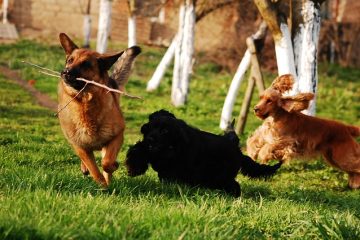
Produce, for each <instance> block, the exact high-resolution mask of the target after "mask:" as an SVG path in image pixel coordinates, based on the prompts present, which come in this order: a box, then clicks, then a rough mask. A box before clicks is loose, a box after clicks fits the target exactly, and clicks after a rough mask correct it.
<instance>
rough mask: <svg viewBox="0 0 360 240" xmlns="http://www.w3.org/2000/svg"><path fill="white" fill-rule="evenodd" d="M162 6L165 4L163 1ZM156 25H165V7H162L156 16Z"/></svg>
mask: <svg viewBox="0 0 360 240" xmlns="http://www.w3.org/2000/svg"><path fill="white" fill-rule="evenodd" d="M162 4H165V1H163V2H162ZM158 23H161V24H164V23H165V7H164V6H162V7H161V8H160V11H159V16H158Z"/></svg>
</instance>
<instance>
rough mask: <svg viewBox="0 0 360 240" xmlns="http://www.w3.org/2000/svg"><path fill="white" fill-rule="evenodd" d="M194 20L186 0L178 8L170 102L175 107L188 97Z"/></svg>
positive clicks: (192, 11)
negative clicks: (177, 27)
mask: <svg viewBox="0 0 360 240" xmlns="http://www.w3.org/2000/svg"><path fill="white" fill-rule="evenodd" d="M195 20H196V15H195V7H194V4H193V1H191V0H186V5H185V6H184V5H181V7H180V13H179V31H178V38H179V42H178V45H177V48H176V50H175V64H174V74H173V85H172V93H171V100H172V103H173V104H174V106H176V107H178V106H182V105H184V104H185V102H186V98H187V95H188V90H189V83H190V76H191V73H192V58H193V53H194V36H195Z"/></svg>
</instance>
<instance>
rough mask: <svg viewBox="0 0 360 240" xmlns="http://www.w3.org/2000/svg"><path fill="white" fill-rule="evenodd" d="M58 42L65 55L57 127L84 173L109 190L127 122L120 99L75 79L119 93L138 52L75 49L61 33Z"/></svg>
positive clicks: (129, 49) (115, 95)
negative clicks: (97, 155) (98, 158)
mask: <svg viewBox="0 0 360 240" xmlns="http://www.w3.org/2000/svg"><path fill="white" fill-rule="evenodd" d="M59 38H60V43H61V45H62V47H63V49H64V51H65V55H66V63H65V68H64V70H63V71H62V72H61V81H60V82H59V85H58V101H59V105H58V108H59V110H60V109H61V111H60V112H59V114H58V116H59V120H60V125H61V129H62V131H63V133H64V135H65V137H66V138H67V140H68V141H69V143H70V144H71V145H72V147H73V149H74V151H75V153H76V154H77V155H78V156H79V158H80V159H81V171H82V172H83V174H84V175H88V174H89V173H90V175H91V176H92V177H93V178H94V180H95V181H96V182H97V183H99V184H100V185H102V186H103V187H107V186H108V185H109V184H110V181H111V176H112V173H113V172H114V171H115V170H116V169H117V168H118V166H119V164H118V163H117V162H116V158H117V155H118V152H119V150H120V148H121V146H122V144H123V141H124V129H125V121H124V117H123V114H122V112H121V109H120V106H119V95H118V94H117V93H114V92H108V91H107V90H106V89H104V88H101V87H98V86H95V85H92V84H86V83H85V82H83V81H80V80H78V79H77V78H84V79H87V80H92V81H95V82H97V83H99V84H103V85H106V86H108V87H111V88H114V89H120V90H123V89H124V87H125V84H126V83H127V80H128V77H129V73H130V68H131V64H132V62H133V61H134V59H135V57H136V56H137V55H138V54H139V53H140V52H141V49H140V48H139V47H137V46H134V47H131V48H128V49H126V50H125V51H122V52H118V53H115V54H100V53H97V52H95V51H91V50H89V49H83V48H78V47H77V46H76V45H75V43H74V42H73V41H72V40H71V39H70V38H69V37H68V36H67V35H66V34H64V33H60V35H59ZM115 62H116V64H115V70H114V74H113V76H112V77H109V75H108V70H109V69H110V67H111V66H112V65H113V64H114V63H115ZM64 106H66V107H65V108H64ZM96 150H101V153H102V160H101V164H102V168H103V174H101V172H100V170H99V168H98V166H97V164H96V162H95V156H94V151H96Z"/></svg>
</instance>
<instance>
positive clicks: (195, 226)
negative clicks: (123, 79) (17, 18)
mask: <svg viewBox="0 0 360 240" xmlns="http://www.w3.org/2000/svg"><path fill="white" fill-rule="evenodd" d="M122 47H123V46H121V45H117V44H113V45H112V48H116V49H118V48H122ZM163 53H164V50H163V49H157V48H149V47H143V53H142V54H141V56H140V57H139V59H138V61H137V62H136V65H135V69H134V72H133V74H132V76H131V79H130V81H129V84H128V86H127V91H128V92H129V93H132V94H135V95H138V96H142V97H143V100H134V99H129V98H122V99H121V106H122V109H123V112H124V114H125V117H126V122H127V129H126V132H125V143H124V146H123V148H122V150H121V153H120V155H119V160H120V162H121V167H120V169H119V170H118V171H117V172H116V173H115V179H114V182H113V184H112V185H111V187H110V188H109V189H108V190H107V191H104V190H101V189H99V187H98V186H97V185H96V184H95V183H94V182H93V181H92V180H91V179H90V178H87V177H83V176H82V174H81V172H80V161H79V159H78V157H77V156H76V155H75V154H74V153H73V151H72V149H71V147H70V146H69V145H68V143H67V142H66V140H65V139H64V137H63V135H62V133H61V129H60V127H59V124H58V120H57V119H56V118H55V117H54V116H53V112H52V111H50V110H48V109H45V108H43V107H41V106H38V105H36V104H35V101H34V99H33V97H32V96H31V95H30V94H29V93H28V92H26V91H25V90H23V89H22V88H20V87H19V86H18V85H16V84H14V83H13V81H11V79H6V78H5V77H4V76H2V75H0V239H242V238H245V239H283V238H293V239H359V238H360V192H359V191H352V190H349V189H348V188H347V176H346V174H344V173H343V172H340V171H338V170H335V169H333V168H330V167H328V166H327V165H326V164H324V163H323V162H322V161H321V160H320V159H314V161H310V162H300V161H294V162H292V163H291V164H290V165H287V166H283V167H282V168H281V169H280V171H279V172H278V174H277V175H276V176H274V177H273V178H272V179H270V180H268V181H262V180H250V179H248V178H246V177H244V176H241V175H240V174H239V175H238V177H237V179H238V181H239V182H240V184H241V188H242V195H241V197H240V198H238V199H234V198H232V197H230V196H227V195H224V194H223V193H221V192H218V191H211V190H207V189H198V188H189V187H187V186H184V185H177V184H163V183H160V182H159V181H158V179H157V177H156V174H155V172H153V171H148V172H147V173H146V175H144V176H140V177H136V178H130V177H128V176H126V172H125V168H124V166H123V161H124V156H125V153H126V151H127V149H128V148H129V145H131V144H133V143H135V142H136V141H137V140H138V139H139V138H140V133H139V130H140V126H141V124H143V123H145V122H146V120H147V115H148V114H149V113H151V112H153V111H155V110H158V109H161V108H165V109H169V110H170V111H173V112H174V113H175V114H176V115H177V116H178V117H179V118H182V119H185V120H186V121H187V122H188V123H190V124H191V125H194V126H197V127H199V128H201V129H203V130H207V131H211V132H214V133H221V131H220V129H219V127H218V124H219V119H220V114H221V108H222V104H223V101H224V99H225V96H226V92H227V89H228V87H229V85H230V81H231V78H232V74H231V73H227V72H224V71H220V68H219V67H218V66H216V65H215V64H213V63H201V64H196V65H195V69H194V74H193V77H192V81H191V86H190V88H191V93H190V96H189V101H188V104H187V105H186V106H185V107H181V108H174V107H172V105H171V104H170V88H171V71H169V72H168V73H167V74H166V76H165V79H164V81H163V82H162V84H161V86H160V88H159V89H158V90H157V91H155V92H153V93H147V92H145V90H144V89H145V87H146V82H147V80H148V79H149V78H150V77H151V74H152V72H153V71H154V69H155V67H156V65H157V63H158V61H159V60H160V58H161V56H162V54H163ZM21 60H28V61H31V62H33V63H38V64H41V65H43V66H46V67H49V68H51V69H54V70H59V71H60V70H61V69H62V67H63V64H64V54H63V51H62V49H61V48H60V47H59V46H58V45H48V44H41V43H36V42H31V41H26V40H22V41H19V42H17V43H14V44H11V45H0V64H1V65H6V66H9V67H10V68H12V69H17V70H18V71H19V72H20V74H21V76H22V78H23V79H24V80H25V81H28V80H32V79H33V80H35V81H36V83H35V87H36V88H37V89H39V90H40V91H42V92H44V93H46V94H48V95H49V96H50V97H51V98H52V99H54V100H55V99H56V87H57V82H58V79H56V78H51V77H48V76H45V75H41V74H40V73H38V71H37V70H36V69H33V68H30V67H28V66H26V65H24V64H22V63H21ZM273 76H274V75H273V74H269V73H265V79H266V83H267V85H268V84H269V83H270V82H271V80H272V77H273ZM359 79H360V70H359V69H350V68H349V69H345V68H341V67H339V66H335V65H327V64H322V65H320V69H319V93H318V105H317V114H318V116H322V117H327V118H333V119H337V120H341V121H343V122H346V123H351V124H354V125H360V81H359ZM244 89H245V86H243V87H242V89H241V91H240V94H239V96H240V97H239V99H238V101H237V103H236V107H235V113H234V116H237V114H238V112H239V109H240V104H241V96H243V93H244ZM257 97H258V95H257V94H255V96H254V99H253V102H252V105H254V104H255V103H256V98H257ZM259 124H261V121H260V120H258V119H256V118H255V117H254V116H253V114H250V118H249V120H248V124H247V126H246V131H245V134H244V135H243V136H241V142H242V143H243V145H244V143H245V141H246V138H247V136H248V135H249V134H250V133H251V132H252V131H253V130H254V129H255V128H256V127H257V126H258V125H259Z"/></svg>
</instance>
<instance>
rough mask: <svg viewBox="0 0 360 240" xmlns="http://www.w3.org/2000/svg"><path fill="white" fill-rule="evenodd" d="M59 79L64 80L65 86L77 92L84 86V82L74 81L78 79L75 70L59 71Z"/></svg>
mask: <svg viewBox="0 0 360 240" xmlns="http://www.w3.org/2000/svg"><path fill="white" fill-rule="evenodd" d="M61 77H62V78H63V79H64V81H65V83H66V84H67V85H69V86H70V87H72V88H74V89H76V90H78V91H79V90H81V89H82V88H83V87H84V86H85V84H86V83H85V82H83V81H80V80H77V79H76V78H78V77H80V71H79V70H78V69H77V68H65V69H64V70H63V71H61Z"/></svg>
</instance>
